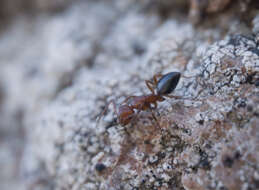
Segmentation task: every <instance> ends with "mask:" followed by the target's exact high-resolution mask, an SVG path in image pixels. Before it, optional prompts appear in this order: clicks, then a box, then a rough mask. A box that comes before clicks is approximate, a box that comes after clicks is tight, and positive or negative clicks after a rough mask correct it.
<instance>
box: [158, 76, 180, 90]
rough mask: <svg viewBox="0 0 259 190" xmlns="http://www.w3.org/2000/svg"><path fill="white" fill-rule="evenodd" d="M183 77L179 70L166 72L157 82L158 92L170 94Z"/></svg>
mask: <svg viewBox="0 0 259 190" xmlns="http://www.w3.org/2000/svg"><path fill="white" fill-rule="evenodd" d="M180 77H181V73H179V72H171V73H168V74H165V75H164V76H163V77H162V78H161V79H160V80H159V81H158V83H157V87H156V90H157V93H158V94H160V95H165V94H170V93H171V92H173V91H174V89H175V88H176V86H177V84H178V82H179V80H180Z"/></svg>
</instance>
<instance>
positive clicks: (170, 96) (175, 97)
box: [163, 94, 182, 99]
mask: <svg viewBox="0 0 259 190" xmlns="http://www.w3.org/2000/svg"><path fill="white" fill-rule="evenodd" d="M163 96H165V97H168V98H174V99H182V97H181V96H173V95H168V94H166V95H163Z"/></svg>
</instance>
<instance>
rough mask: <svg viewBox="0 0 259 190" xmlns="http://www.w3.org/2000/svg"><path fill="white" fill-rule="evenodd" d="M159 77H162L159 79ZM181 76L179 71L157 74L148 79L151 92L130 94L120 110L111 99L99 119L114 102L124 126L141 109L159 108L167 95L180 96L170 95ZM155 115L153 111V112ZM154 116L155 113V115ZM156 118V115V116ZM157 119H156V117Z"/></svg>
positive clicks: (118, 116)
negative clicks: (159, 104) (138, 94)
mask: <svg viewBox="0 0 259 190" xmlns="http://www.w3.org/2000/svg"><path fill="white" fill-rule="evenodd" d="M158 77H160V79H159V80H158ZM180 77H181V73H179V72H170V73H167V74H165V75H161V74H156V75H154V76H153V80H146V81H145V83H146V86H147V87H148V89H149V90H150V91H151V94H147V95H142V96H129V97H127V98H126V99H125V100H124V101H123V102H122V103H121V104H120V106H119V108H118V111H117V109H116V104H115V102H114V100H111V101H110V102H109V103H108V104H107V106H106V107H105V109H104V111H103V112H102V114H101V115H100V117H99V118H98V120H97V123H98V122H99V120H100V118H101V117H102V116H103V115H104V113H105V112H106V110H107V109H108V106H109V105H110V104H111V103H112V104H113V107H114V110H115V113H116V115H117V122H118V123H119V124H120V125H122V126H124V125H127V124H128V123H130V122H131V120H132V118H133V117H134V116H135V115H136V114H138V113H139V112H140V111H145V110H153V109H156V108H157V102H163V101H164V100H165V97H169V98H180V97H178V96H171V95H169V94H170V93H171V92H173V91H174V89H175V88H176V86H177V84H178V82H179V80H180ZM152 115H153V113H152ZM153 117H154V115H153ZM154 118H155V117H154ZM155 120H156V119H155Z"/></svg>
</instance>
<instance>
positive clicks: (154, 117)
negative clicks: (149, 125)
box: [151, 110, 161, 129]
mask: <svg viewBox="0 0 259 190" xmlns="http://www.w3.org/2000/svg"><path fill="white" fill-rule="evenodd" d="M151 114H152V117H153V119H154V120H155V122H156V124H157V126H158V127H159V128H160V129H161V126H160V124H159V122H158V120H157V118H156V116H155V114H154V112H153V110H151Z"/></svg>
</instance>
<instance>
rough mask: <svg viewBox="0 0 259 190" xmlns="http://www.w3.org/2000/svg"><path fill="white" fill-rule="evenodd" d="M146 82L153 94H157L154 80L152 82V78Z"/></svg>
mask: <svg viewBox="0 0 259 190" xmlns="http://www.w3.org/2000/svg"><path fill="white" fill-rule="evenodd" d="M145 82H146V85H147V87H148V89H149V90H150V91H151V93H152V94H155V92H154V84H153V82H151V81H150V80H145ZM151 85H152V86H151Z"/></svg>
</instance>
